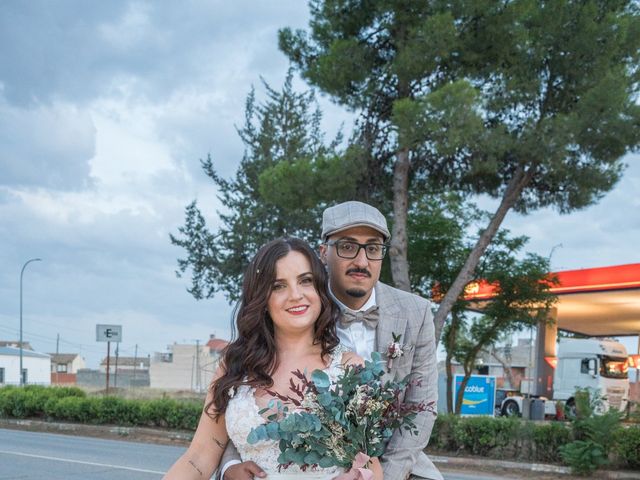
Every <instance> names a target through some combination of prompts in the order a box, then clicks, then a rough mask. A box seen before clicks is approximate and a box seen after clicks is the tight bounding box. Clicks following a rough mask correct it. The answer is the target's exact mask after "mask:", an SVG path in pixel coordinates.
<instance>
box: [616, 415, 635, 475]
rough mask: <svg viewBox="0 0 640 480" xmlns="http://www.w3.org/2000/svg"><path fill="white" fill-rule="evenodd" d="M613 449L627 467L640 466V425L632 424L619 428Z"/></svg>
mask: <svg viewBox="0 0 640 480" xmlns="http://www.w3.org/2000/svg"><path fill="white" fill-rule="evenodd" d="M613 450H614V452H615V453H616V455H617V456H618V458H619V459H620V462H621V463H623V465H624V466H625V467H631V468H633V469H638V468H640V427H638V426H630V427H628V428H623V429H620V430H618V432H616V435H615V438H614V447H613Z"/></svg>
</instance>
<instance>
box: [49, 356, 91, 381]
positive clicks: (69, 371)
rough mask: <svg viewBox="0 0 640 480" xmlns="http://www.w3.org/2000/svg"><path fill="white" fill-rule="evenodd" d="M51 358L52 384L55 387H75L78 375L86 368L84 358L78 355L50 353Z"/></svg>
mask: <svg viewBox="0 0 640 480" xmlns="http://www.w3.org/2000/svg"><path fill="white" fill-rule="evenodd" d="M49 356H50V357H51V383H52V384H54V385H75V384H76V382H77V373H78V370H80V369H81V368H86V365H85V361H84V358H82V357H81V356H80V354H78V353H49Z"/></svg>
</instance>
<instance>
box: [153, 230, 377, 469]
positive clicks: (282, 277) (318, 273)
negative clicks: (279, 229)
mask: <svg viewBox="0 0 640 480" xmlns="http://www.w3.org/2000/svg"><path fill="white" fill-rule="evenodd" d="M337 316H338V308H337V306H336V305H335V304H334V303H333V301H332V300H331V298H330V297H329V295H328V292H327V279H326V273H325V270H324V266H323V265H322V263H321V262H320V260H319V259H318V257H317V256H316V254H315V252H314V251H313V250H312V249H311V248H310V247H309V246H308V245H307V244H306V243H305V242H303V241H302V240H298V239H295V238H281V239H277V240H274V241H272V242H270V243H268V244H266V245H264V246H263V247H262V248H261V249H260V250H259V251H258V253H257V254H256V256H255V258H254V259H253V260H252V262H251V264H250V265H249V266H248V267H247V270H246V272H245V276H244V282H243V285H242V298H241V302H240V305H239V308H238V311H237V318H236V323H237V330H238V337H237V339H236V340H234V341H233V342H232V343H230V344H229V346H228V347H227V348H226V349H225V351H224V354H223V357H222V360H221V362H220V367H219V368H218V370H217V372H216V373H215V375H214V378H213V381H212V383H211V387H210V389H209V393H208V395H207V399H206V401H205V407H204V410H203V413H202V415H201V417H200V422H199V423H198V428H197V430H196V433H195V436H194V437H193V441H192V442H191V445H190V446H189V448H188V450H187V451H186V452H185V453H184V454H183V455H182V456H181V457H180V458H179V459H178V460H177V461H176V463H175V464H174V465H173V466H172V467H171V469H170V470H169V471H168V472H167V474H166V475H165V477H164V478H165V479H166V480H185V479H187V480H188V479H194V480H196V479H197V480H201V479H209V478H210V477H211V475H212V473H213V472H214V471H215V469H216V468H217V467H218V465H219V463H220V458H221V457H222V453H223V451H224V449H225V446H226V444H227V442H228V441H229V439H231V441H232V442H233V443H234V444H235V446H236V448H237V449H238V452H239V453H240V456H241V457H242V460H243V461H248V460H251V461H254V462H255V463H257V464H258V465H260V466H261V467H262V468H263V469H264V470H265V472H266V473H267V478H268V479H276V478H290V479H294V478H299V477H304V478H305V479H309V480H311V479H316V478H317V479H320V478H322V479H330V478H334V477H336V476H338V475H339V474H340V473H341V470H338V469H335V468H330V469H321V468H317V469H314V470H311V469H307V470H306V471H305V472H302V471H301V470H300V468H299V467H298V466H297V465H291V466H289V467H288V468H287V469H283V470H282V471H281V472H282V473H278V460H277V459H278V455H279V453H280V450H279V448H278V444H277V443H276V442H275V441H264V442H259V443H257V444H254V445H250V444H249V443H248V442H247V436H248V435H249V432H250V431H251V429H252V428H255V427H257V426H259V425H260V424H262V423H266V422H267V417H268V416H269V415H271V414H273V413H277V411H276V410H274V408H273V403H274V402H271V400H272V399H273V398H274V397H273V396H272V394H270V393H269V391H270V392H277V393H280V394H282V395H287V394H288V393H289V385H290V380H291V378H292V375H291V372H293V371H295V370H301V371H305V370H306V371H307V372H312V371H313V370H315V369H323V370H324V371H325V372H326V373H327V374H328V375H329V377H330V378H331V379H332V380H335V379H336V378H337V376H338V375H339V374H340V372H341V370H342V368H343V367H344V365H348V364H354V363H355V364H362V359H361V358H360V357H358V356H357V355H356V354H355V353H353V352H349V351H346V350H345V349H344V348H343V347H341V346H340V345H339V341H338V337H337V335H336V321H337ZM265 409H267V410H265ZM369 468H370V469H371V470H372V472H373V474H374V478H375V480H381V479H382V476H383V475H382V467H381V466H380V463H379V461H378V459H377V458H373V459H371V462H370V466H369Z"/></svg>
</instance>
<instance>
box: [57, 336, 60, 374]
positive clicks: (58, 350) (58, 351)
mask: <svg viewBox="0 0 640 480" xmlns="http://www.w3.org/2000/svg"><path fill="white" fill-rule="evenodd" d="M59 353H60V334H58V336H57V337H56V357H57V356H58V354H59ZM58 380H59V379H58V365H57V364H56V384H57V383H58Z"/></svg>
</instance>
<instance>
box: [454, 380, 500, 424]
mask: <svg viewBox="0 0 640 480" xmlns="http://www.w3.org/2000/svg"><path fill="white" fill-rule="evenodd" d="M463 378H464V375H456V376H455V379H454V388H453V401H454V402H455V401H456V396H457V395H458V390H460V387H461V385H462V379H463ZM495 401H496V377H494V376H489V375H471V377H470V378H469V382H468V383H467V387H466V388H465V389H464V395H463V396H462V407H461V408H460V414H461V415H491V416H493V415H494V403H495Z"/></svg>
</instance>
